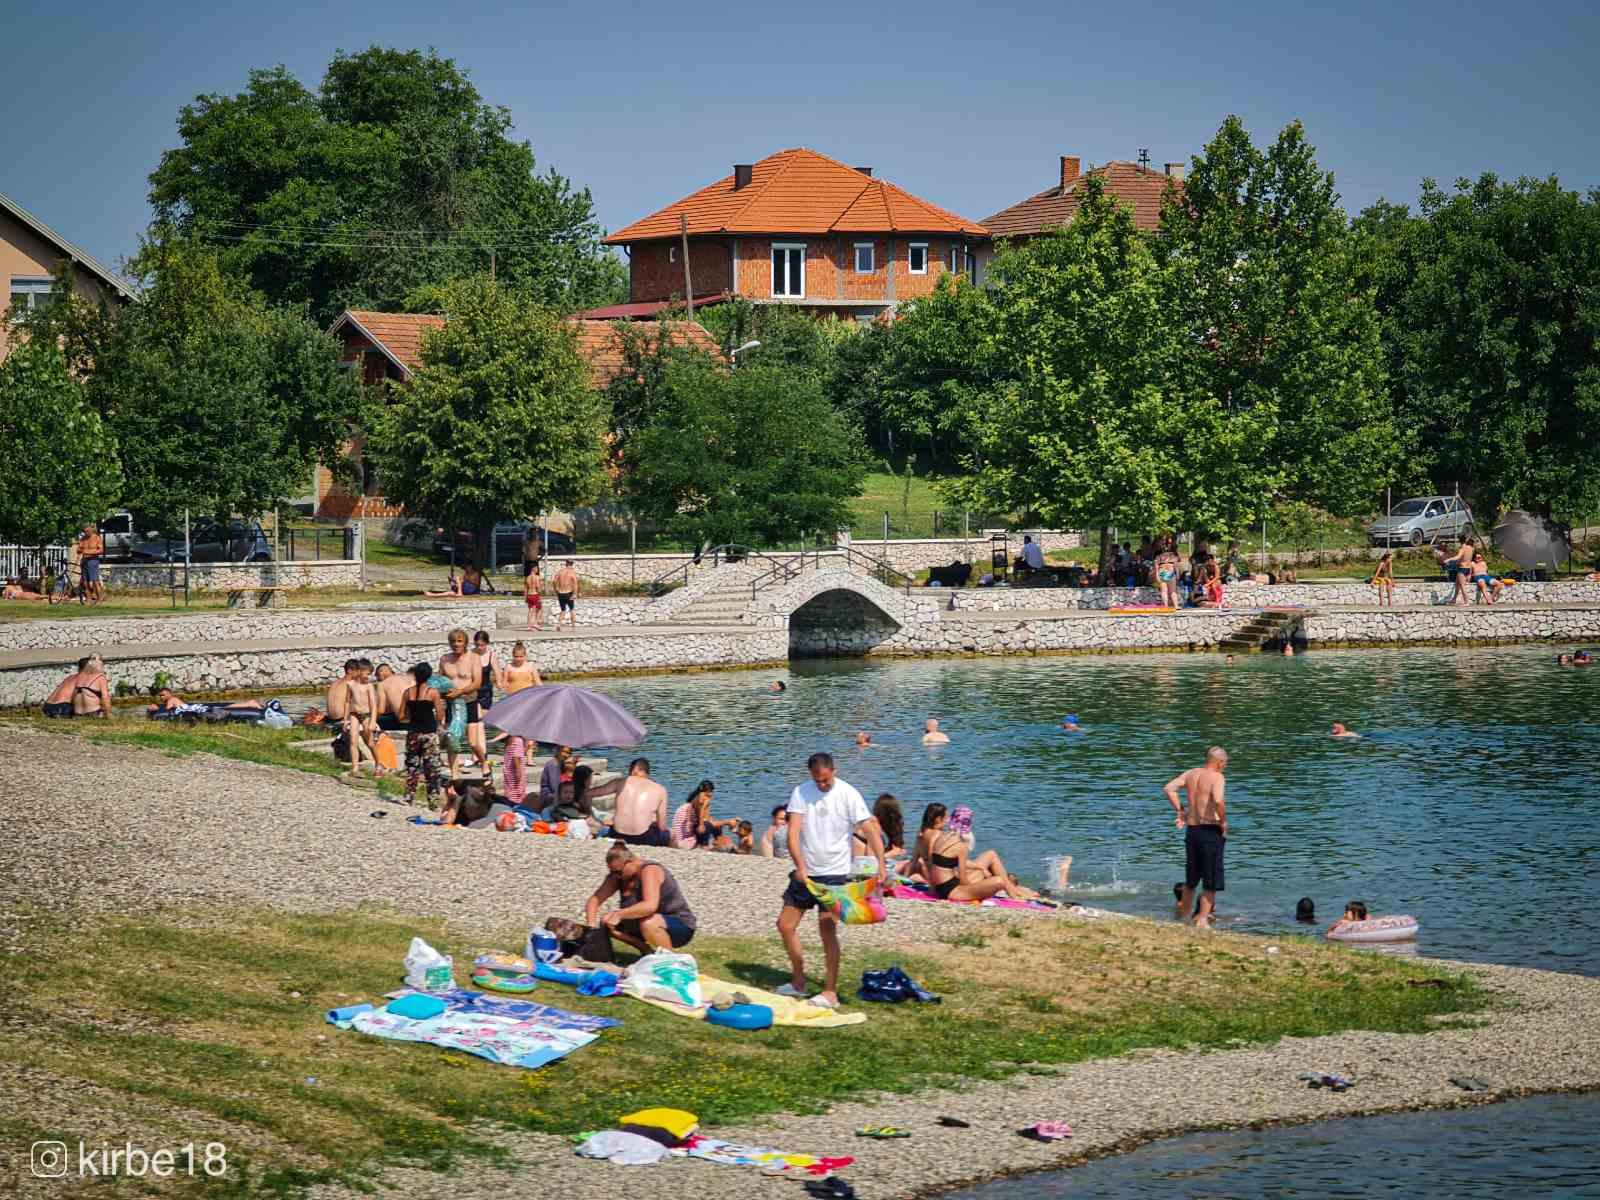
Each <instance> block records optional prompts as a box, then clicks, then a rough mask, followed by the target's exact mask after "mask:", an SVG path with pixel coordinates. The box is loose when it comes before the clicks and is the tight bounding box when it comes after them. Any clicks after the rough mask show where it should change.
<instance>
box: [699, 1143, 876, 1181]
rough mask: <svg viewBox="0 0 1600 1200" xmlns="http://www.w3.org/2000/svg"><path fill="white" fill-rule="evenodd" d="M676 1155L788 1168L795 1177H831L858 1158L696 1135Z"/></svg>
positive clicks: (733, 1164) (734, 1163)
mask: <svg viewBox="0 0 1600 1200" xmlns="http://www.w3.org/2000/svg"><path fill="white" fill-rule="evenodd" d="M672 1153H674V1154H686V1155H688V1156H689V1157H690V1158H703V1159H705V1160H706V1161H707V1162H714V1163H722V1164H723V1165H724V1166H729V1167H762V1168H764V1169H768V1168H773V1167H787V1168H789V1169H790V1170H791V1171H792V1172H794V1173H795V1174H802V1175H831V1174H832V1173H833V1172H834V1171H837V1170H840V1169H841V1168H844V1167H848V1166H849V1165H850V1164H851V1163H853V1162H855V1159H854V1158H852V1157H851V1156H850V1155H847V1154H841V1155H837V1156H828V1155H822V1154H796V1153H794V1152H792V1151H787V1150H775V1149H773V1148H772V1147H770V1146H745V1145H741V1144H740V1143H738V1142H725V1141H722V1140H721V1139H720V1138H709V1137H703V1136H702V1135H700V1134H698V1133H697V1134H695V1135H693V1136H692V1137H690V1138H689V1140H688V1142H687V1143H686V1144H685V1145H684V1147H683V1148H682V1149H680V1150H674V1151H673V1152H672Z"/></svg>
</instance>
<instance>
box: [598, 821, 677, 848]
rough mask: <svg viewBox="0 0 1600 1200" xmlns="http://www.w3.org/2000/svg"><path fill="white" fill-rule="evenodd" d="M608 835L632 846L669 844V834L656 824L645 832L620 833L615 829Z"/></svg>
mask: <svg viewBox="0 0 1600 1200" xmlns="http://www.w3.org/2000/svg"><path fill="white" fill-rule="evenodd" d="M606 836H607V837H609V838H611V839H613V840H614V841H618V842H627V843H628V845H630V846H665V845H666V844H667V835H666V834H664V833H662V832H661V830H659V829H657V828H656V827H655V826H654V825H652V826H650V828H649V829H646V830H645V831H644V832H643V833H618V832H617V831H616V830H615V829H613V830H611V832H610V833H608V834H606Z"/></svg>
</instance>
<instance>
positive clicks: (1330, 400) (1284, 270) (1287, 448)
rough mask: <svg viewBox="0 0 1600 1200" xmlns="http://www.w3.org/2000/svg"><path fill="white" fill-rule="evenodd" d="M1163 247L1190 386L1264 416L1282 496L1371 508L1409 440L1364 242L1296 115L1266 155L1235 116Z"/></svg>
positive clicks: (1164, 220) (1208, 153) (1167, 213)
mask: <svg viewBox="0 0 1600 1200" xmlns="http://www.w3.org/2000/svg"><path fill="white" fill-rule="evenodd" d="M1156 249H1157V253H1158V255H1159V256H1160V258H1161V261H1162V262H1163V264H1164V265H1165V266H1166V268H1167V274H1166V279H1167V284H1168V289H1167V295H1166V301H1165V303H1166V304H1167V306H1168V307H1169V309H1170V311H1171V312H1172V314H1173V315H1174V317H1175V318H1176V319H1177V320H1178V321H1179V322H1180V323H1181V325H1182V327H1183V329H1184V332H1185V337H1184V342H1183V344H1184V346H1185V348H1186V352H1185V354H1184V355H1183V357H1182V360H1181V365H1182V370H1183V376H1184V378H1183V386H1184V387H1185V389H1186V390H1192V391H1198V392H1204V393H1208V394H1210V395H1212V396H1214V397H1216V398H1217V399H1218V401H1219V402H1220V403H1221V404H1222V405H1223V408H1224V410H1225V411H1226V412H1228V413H1230V414H1232V413H1242V412H1249V411H1255V412H1259V413H1260V414H1261V420H1260V422H1259V424H1260V426H1261V429H1262V430H1263V431H1267V430H1271V436H1272V441H1271V445H1270V447H1268V450H1269V458H1270V461H1272V462H1274V463H1276V464H1277V465H1278V468H1279V469H1280V470H1281V472H1282V478H1281V480H1280V481H1279V483H1278V490H1279V491H1280V492H1281V494H1282V495H1284V496H1287V497H1291V498H1294V499H1298V500H1302V501H1305V502H1308V503H1313V504H1316V505H1318V506H1319V507H1322V508H1325V509H1328V510H1330V511H1332V512H1335V513H1340V514H1345V515H1348V514H1351V513H1355V512H1359V511H1365V510H1369V509H1370V507H1371V504H1372V498H1373V496H1374V495H1376V494H1377V493H1378V492H1379V491H1381V490H1382V488H1383V486H1384V485H1385V484H1386V483H1388V482H1389V481H1390V480H1391V478H1392V477H1393V475H1394V472H1395V468H1396V464H1397V462H1398V460H1399V455H1400V445H1401V439H1400V437H1399V434H1398V432H1397V430H1396V426H1395V422H1394V419H1393V413H1392V411H1391V409H1390V406H1389V403H1388V396H1387V392H1386V389H1385V383H1384V373H1383V356H1382V346H1381V343H1380V339H1379V323H1378V316H1377V311H1376V309H1375V307H1374V304H1373V297H1372V289H1371V288H1370V287H1363V286H1362V266H1363V263H1362V258H1361V246H1360V242H1359V239H1356V238H1353V237H1352V236H1351V235H1350V233H1349V229H1348V224H1347V222H1346V220H1345V217H1344V214H1343V212H1342V211H1341V210H1340V209H1339V207H1338V196H1337V194H1336V193H1335V191H1334V184H1333V176H1332V175H1331V174H1329V173H1327V172H1325V171H1323V170H1322V169H1321V168H1320V167H1319V166H1318V165H1317V162H1316V156H1315V153H1314V151H1313V149H1312V147H1311V145H1310V144H1309V143H1308V142H1307V141H1306V137H1305V130H1304V129H1303V128H1302V127H1301V125H1300V123H1299V122H1298V121H1297V122H1294V123H1293V124H1291V125H1289V126H1288V127H1286V128H1285V129H1284V130H1283V131H1282V132H1281V133H1280V134H1279V135H1278V138H1277V141H1276V142H1275V143H1274V144H1273V145H1272V147H1271V149H1269V150H1268V151H1267V152H1266V153H1265V154H1263V153H1262V152H1261V151H1259V150H1258V149H1257V148H1256V147H1255V146H1254V144H1253V143H1252V142H1251V140H1250V135H1249V133H1248V132H1246V130H1245V128H1244V126H1243V124H1242V123H1241V122H1240V121H1239V119H1238V118H1237V117H1229V118H1228V119H1227V120H1226V121H1225V122H1224V123H1223V125H1222V127H1221V129H1219V130H1218V131H1217V136H1216V137H1215V138H1214V139H1213V140H1212V141H1211V143H1210V144H1209V145H1207V146H1206V148H1205V151H1204V153H1202V154H1201V155H1200V156H1199V157H1197V158H1196V159H1195V160H1194V161H1193V164H1192V165H1191V168H1190V170H1189V172H1188V178H1187V180H1186V182H1185V184H1184V189H1183V192H1182V195H1181V199H1180V198H1179V195H1178V193H1177V192H1176V190H1173V191H1169V193H1168V200H1167V203H1166V204H1164V205H1163V211H1162V217H1161V227H1160V231H1159V233H1158V234H1157V237H1156Z"/></svg>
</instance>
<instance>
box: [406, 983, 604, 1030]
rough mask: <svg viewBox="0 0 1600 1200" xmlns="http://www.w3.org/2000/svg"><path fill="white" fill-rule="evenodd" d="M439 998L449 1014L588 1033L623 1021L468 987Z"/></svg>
mask: <svg viewBox="0 0 1600 1200" xmlns="http://www.w3.org/2000/svg"><path fill="white" fill-rule="evenodd" d="M411 994H412V992H411V989H409V988H401V989H400V990H399V991H395V992H390V993H389V994H388V996H387V997H386V999H390V1000H393V999H397V998H398V997H400V996H409V995H411ZM438 998H439V999H440V1000H443V1001H444V1003H445V1011H446V1012H447V1013H452V1012H454V1013H463V1012H466V1013H482V1014H485V1015H488V1016H496V1017H511V1018H513V1019H514V1020H518V1021H537V1022H538V1023H539V1024H541V1025H551V1026H554V1027H555V1028H557V1029H575V1030H581V1031H583V1032H585V1033H599V1032H600V1031H601V1030H602V1029H613V1028H615V1027H616V1026H618V1025H621V1024H622V1022H621V1021H616V1020H613V1019H612V1018H610V1017H595V1016H590V1015H589V1014H588V1013H575V1012H568V1011H567V1010H566V1009H564V1008H552V1007H551V1006H550V1005H548V1004H536V1003H534V1002H533V1001H532V1000H512V999H510V998H508V997H506V996H486V995H484V993H482V992H475V991H470V990H468V989H467V988H455V989H453V990H451V991H448V992H441V993H439V994H438Z"/></svg>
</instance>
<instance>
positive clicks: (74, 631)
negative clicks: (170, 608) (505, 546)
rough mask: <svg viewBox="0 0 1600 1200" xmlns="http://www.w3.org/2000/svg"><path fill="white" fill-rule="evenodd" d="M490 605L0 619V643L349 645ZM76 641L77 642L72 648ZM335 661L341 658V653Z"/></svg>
mask: <svg viewBox="0 0 1600 1200" xmlns="http://www.w3.org/2000/svg"><path fill="white" fill-rule="evenodd" d="M495 614H496V608H495V606H494V605H490V604H478V603H471V602H467V601H461V602H459V603H456V604H451V605H421V604H419V605H414V606H411V607H404V608H402V607H398V606H395V607H388V608H382V609H364V608H362V609H353V608H304V609H267V608H264V609H236V610H231V611H228V612H208V613H196V614H194V615H193V616H176V617H143V618H141V617H108V618H106V619H104V620H96V619H95V618H93V617H87V618H85V619H83V620H80V621H51V620H47V619H40V620H36V621H6V622H3V623H0V650H42V649H46V648H48V647H52V646H60V647H71V648H72V649H73V650H74V652H75V654H74V657H76V656H77V654H78V653H84V654H86V653H89V652H90V651H91V650H94V649H100V650H102V651H103V650H108V649H111V648H113V647H116V646H133V645H140V644H144V643H151V642H240V641H259V640H267V639H274V638H334V637H348V638H349V639H350V640H351V646H352V648H358V647H359V645H360V644H361V643H362V642H363V641H364V640H365V639H367V638H371V637H375V636H382V635H384V634H388V633H426V632H428V631H429V630H434V629H436V630H438V631H439V637H440V640H441V641H442V640H443V639H444V634H445V633H446V632H448V631H449V630H451V629H454V628H456V627H458V626H459V627H461V628H464V629H467V630H469V631H470V630H474V629H490V630H492V629H494V625H495ZM80 648H81V650H80ZM340 661H341V662H342V661H343V658H342V657H341V659H340Z"/></svg>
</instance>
